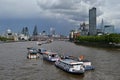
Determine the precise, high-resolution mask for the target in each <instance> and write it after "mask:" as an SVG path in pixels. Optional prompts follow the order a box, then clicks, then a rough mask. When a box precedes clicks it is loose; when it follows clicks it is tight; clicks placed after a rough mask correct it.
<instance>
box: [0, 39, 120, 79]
mask: <svg viewBox="0 0 120 80" xmlns="http://www.w3.org/2000/svg"><path fill="white" fill-rule="evenodd" d="M31 46H32V47H36V48H46V49H49V50H52V51H53V52H57V53H59V54H60V55H72V56H75V57H78V56H80V55H84V56H85V58H87V59H89V60H90V61H92V63H93V65H94V66H95V68H96V69H95V70H94V71H87V72H85V74H84V75H73V74H69V73H67V72H64V71H62V70H61V69H58V68H56V67H55V66H54V63H50V62H47V61H44V60H43V59H42V56H40V58H39V59H37V60H36V59H33V60H32V59H31V60H29V59H27V58H26V55H27V47H31ZM119 60H120V49H109V48H107V49H104V48H95V47H88V46H81V45H75V44H74V43H70V42H64V41H54V42H53V43H50V44H44V45H42V46H38V45H37V44H36V42H17V43H2V44H0V80H120V76H119V75H120V69H119V66H120V61H119Z"/></svg>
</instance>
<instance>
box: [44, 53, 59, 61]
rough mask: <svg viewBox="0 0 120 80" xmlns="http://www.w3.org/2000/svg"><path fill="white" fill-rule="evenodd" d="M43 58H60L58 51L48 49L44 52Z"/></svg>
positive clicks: (53, 59) (50, 59)
mask: <svg viewBox="0 0 120 80" xmlns="http://www.w3.org/2000/svg"><path fill="white" fill-rule="evenodd" d="M43 59H45V60H48V61H57V60H59V59H60V58H59V56H58V54H57V53H53V52H48V51H46V52H45V53H44V54H43Z"/></svg>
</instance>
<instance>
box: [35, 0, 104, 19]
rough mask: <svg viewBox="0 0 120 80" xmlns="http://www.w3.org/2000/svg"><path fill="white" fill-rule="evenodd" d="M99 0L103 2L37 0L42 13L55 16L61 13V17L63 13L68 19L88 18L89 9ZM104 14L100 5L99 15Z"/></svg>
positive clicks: (92, 0)
mask: <svg viewBox="0 0 120 80" xmlns="http://www.w3.org/2000/svg"><path fill="white" fill-rule="evenodd" d="M98 1H99V2H102V0H101V1H100V0H44V1H43V0H37V4H38V6H39V7H40V9H41V12H42V13H45V14H48V15H49V14H53V16H54V15H57V14H59V16H58V17H59V18H60V15H61V17H63V16H64V17H65V18H67V20H73V21H82V20H83V21H86V20H88V15H89V9H90V8H91V7H92V6H93V5H97V6H98ZM92 4H93V5H92ZM100 5H101V4H100V3H99V6H100ZM102 14H103V12H102V11H101V10H100V9H99V7H98V12H97V16H100V15H102ZM50 16H51V15H50ZM56 17H57V16H56Z"/></svg>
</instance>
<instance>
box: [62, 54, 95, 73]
mask: <svg viewBox="0 0 120 80" xmlns="http://www.w3.org/2000/svg"><path fill="white" fill-rule="evenodd" d="M63 58H65V59H73V60H76V61H80V62H83V66H84V68H85V71H88V70H94V69H95V67H94V66H93V65H92V62H90V61H89V60H87V59H84V56H82V55H81V56H80V57H79V58H76V57H74V56H64V57H63Z"/></svg>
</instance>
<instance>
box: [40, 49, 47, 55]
mask: <svg viewBox="0 0 120 80" xmlns="http://www.w3.org/2000/svg"><path fill="white" fill-rule="evenodd" d="M46 51H47V50H46V49H44V48H40V49H38V53H40V54H43V53H45V52H46Z"/></svg>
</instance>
